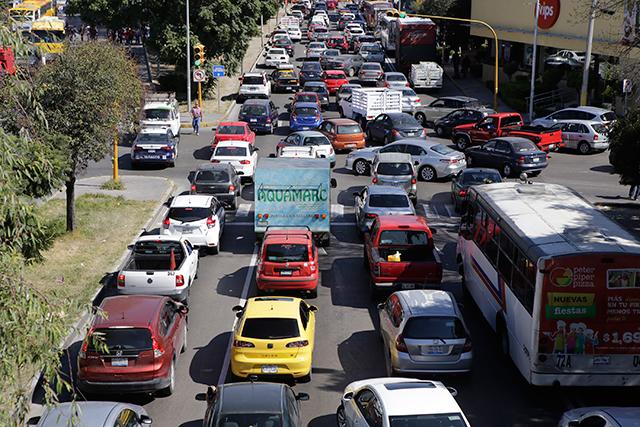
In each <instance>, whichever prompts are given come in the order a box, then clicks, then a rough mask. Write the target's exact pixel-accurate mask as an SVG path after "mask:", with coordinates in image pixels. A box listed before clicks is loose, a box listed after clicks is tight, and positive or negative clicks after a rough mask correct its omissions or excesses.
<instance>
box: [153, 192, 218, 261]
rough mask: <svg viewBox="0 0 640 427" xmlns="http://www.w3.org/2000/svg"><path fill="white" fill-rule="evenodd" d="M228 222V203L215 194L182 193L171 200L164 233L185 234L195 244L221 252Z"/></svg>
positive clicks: (163, 228) (164, 223)
mask: <svg viewBox="0 0 640 427" xmlns="http://www.w3.org/2000/svg"><path fill="white" fill-rule="evenodd" d="M224 222H225V211H224V207H223V206H222V203H220V202H219V201H218V199H216V198H215V197H214V196H211V195H205V194H187V195H180V196H176V197H174V198H173V200H172V201H171V205H170V206H169V212H168V213H167V217H166V218H165V220H164V222H163V227H162V234H164V235H176V234H177V235H182V236H183V237H184V238H186V239H188V240H189V243H191V244H192V245H193V246H196V247H200V248H207V249H208V250H209V252H210V253H214V254H217V253H218V251H219V250H220V238H221V237H222V232H223V230H224Z"/></svg>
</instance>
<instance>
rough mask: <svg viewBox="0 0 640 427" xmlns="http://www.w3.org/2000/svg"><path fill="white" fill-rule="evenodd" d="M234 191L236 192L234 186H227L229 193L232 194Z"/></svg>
mask: <svg viewBox="0 0 640 427" xmlns="http://www.w3.org/2000/svg"><path fill="white" fill-rule="evenodd" d="M234 191H236V186H235V185H233V184H231V185H230V186H229V193H231V192H234Z"/></svg>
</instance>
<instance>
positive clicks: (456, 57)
mask: <svg viewBox="0 0 640 427" xmlns="http://www.w3.org/2000/svg"><path fill="white" fill-rule="evenodd" d="M451 62H453V78H454V79H459V78H460V54H459V53H458V50H457V49H456V50H455V51H454V52H453V56H452V57H451Z"/></svg>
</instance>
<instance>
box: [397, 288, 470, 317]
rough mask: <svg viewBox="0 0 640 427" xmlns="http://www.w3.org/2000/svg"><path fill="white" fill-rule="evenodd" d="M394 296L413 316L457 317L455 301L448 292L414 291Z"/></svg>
mask: <svg viewBox="0 0 640 427" xmlns="http://www.w3.org/2000/svg"><path fill="white" fill-rule="evenodd" d="M396 295H398V297H399V298H400V299H401V300H402V302H404V305H405V306H406V307H407V308H408V309H409V311H410V312H411V314H412V315H414V316H420V315H430V316H457V313H456V308H455V300H454V299H453V296H452V295H451V294H450V293H449V292H446V291H441V290H436V289H415V290H410V291H399V292H396Z"/></svg>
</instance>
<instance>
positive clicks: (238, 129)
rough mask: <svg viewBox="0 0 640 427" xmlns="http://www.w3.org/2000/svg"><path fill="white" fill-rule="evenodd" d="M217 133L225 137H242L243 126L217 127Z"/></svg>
mask: <svg viewBox="0 0 640 427" xmlns="http://www.w3.org/2000/svg"><path fill="white" fill-rule="evenodd" d="M217 131H218V133H223V134H225V135H244V126H232V125H223V126H219V127H218V129H217Z"/></svg>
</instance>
